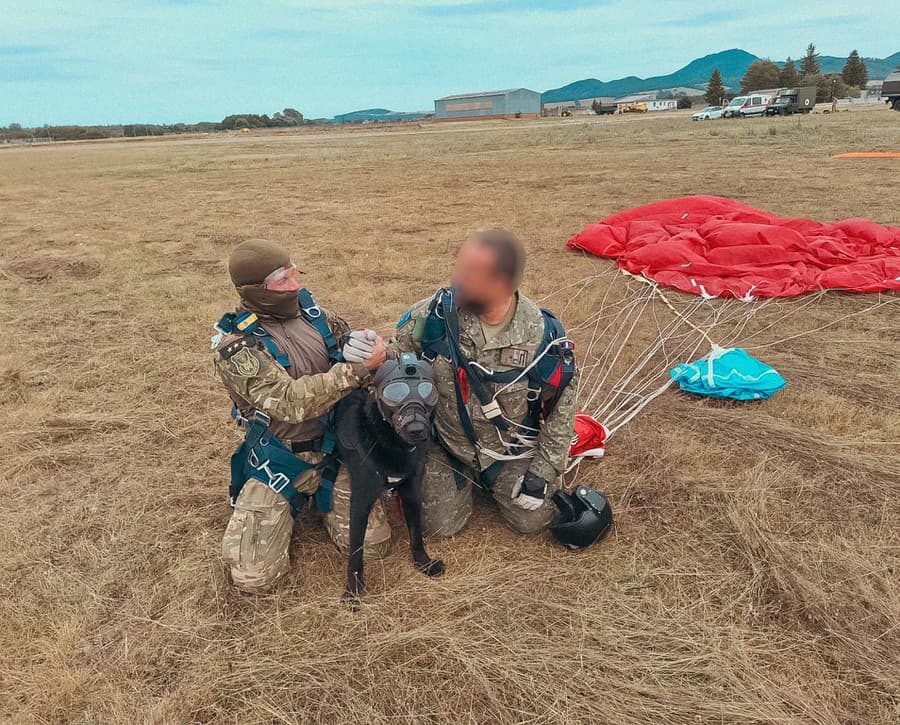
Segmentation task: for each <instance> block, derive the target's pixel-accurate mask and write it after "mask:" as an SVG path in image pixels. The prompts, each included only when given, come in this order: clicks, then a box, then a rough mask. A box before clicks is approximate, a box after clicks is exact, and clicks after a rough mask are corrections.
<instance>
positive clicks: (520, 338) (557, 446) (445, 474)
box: [388, 294, 577, 536]
mask: <svg viewBox="0 0 900 725" xmlns="http://www.w3.org/2000/svg"><path fill="white" fill-rule="evenodd" d="M430 303H431V298H429V299H425V300H421V301H420V302H417V303H416V304H415V305H413V307H412V309H411V310H410V313H409V315H408V316H407V317H405V318H404V320H402V321H401V323H400V324H399V326H398V328H397V332H396V335H395V337H394V338H393V340H391V343H390V346H389V352H388V355H389V356H392V357H397V356H398V355H399V354H400V353H401V352H415V353H417V354H421V353H422V348H421V340H422V332H423V329H424V325H425V319H426V318H427V316H428V308H429V305H430ZM543 336H544V321H543V317H542V315H541V310H540V307H538V305H536V304H535V303H534V302H532V301H531V300H530V299H528V298H527V297H526V296H525V295H523V294H518V295H517V299H516V310H515V313H514V314H513V316H512V319H511V320H510V321H509V323H508V324H507V325H506V327H505V328H504V329H503V330H501V331H500V332H499V333H497V334H496V335H495V336H494V337H493V338H492V339H491V340H490V341H489V342H487V341H485V337H484V332H483V330H482V326H481V322H480V321H479V319H478V317H477V316H475V315H472V314H469V313H466V312H463V311H460V313H459V342H460V348H461V350H462V353H463V354H464V355H465V356H466V358H468V359H469V360H471V361H473V362H477V363H478V364H479V365H481V366H483V367H485V368H488V369H490V370H494V371H496V372H500V371H506V370H511V369H516V368H522V367H525V366H526V365H527V364H528V363H530V362H531V360H532V359H533V358H534V355H535V352H536V351H537V350H538V348H539V347H540V344H541V340H542V339H543ZM434 372H435V378H436V385H437V388H438V392H439V393H440V400H439V401H438V404H437V408H436V409H435V425H436V428H437V434H438V441H439V443H440V445H439V446H435V447H434V449H433V450H432V453H431V455H430V456H429V460H428V465H427V468H426V474H425V484H424V492H423V500H422V524H423V528H424V530H425V532H426V534H427V535H429V536H452V535H453V534H455V533H457V532H458V531H459V530H460V529H462V527H463V526H465V524H466V522H467V521H468V519H469V515H470V514H471V510H472V483H478V481H479V477H480V474H481V472H482V471H484V470H485V469H486V468H488V467H489V466H490V465H491V464H492V463H494V460H495V459H493V458H491V457H490V456H488V455H487V454H485V453H484V452H483V450H484V449H485V448H488V449H491V450H494V451H496V452H498V453H504V450H503V447H502V445H501V443H500V440H499V438H498V432H497V429H496V428H495V426H494V424H493V423H492V422H491V421H490V420H488V419H487V418H486V417H485V416H484V414H483V413H482V412H481V407H480V406H479V404H478V399H477V398H476V396H475V395H470V396H469V400H468V404H467V410H468V412H469V417H470V418H471V419H472V424H473V427H474V429H475V435H476V437H477V439H478V442H479V447H480V448H481V450H478V451H476V450H475V448H474V447H473V446H472V444H471V443H470V441H469V438H468V436H466V433H465V431H464V429H463V427H462V423H461V422H460V419H459V413H458V411H457V407H456V405H457V403H456V390H455V376H454V371H453V366H452V364H451V363H450V361H449V360H447V359H446V358H444V357H440V356H439V357H438V358H437V359H436V360H435V362H434ZM488 387H489V388H493V390H492V393H496V392H497V390H498V389H500V388H502V387H503V386H502V385H496V384H491V383H488ZM576 388H577V380H573V381H572V383H570V384H569V386H568V387H567V388H566V389H565V391H563V393H562V395H561V397H560V399H559V401H558V402H557V404H556V407H555V408H554V409H553V411H552V412H551V414H550V415H549V416H548V418H547V419H546V420H545V421H544V422H543V424H542V425H541V431H540V435H539V438H538V444H537V448H536V449H535V455H534V458H532V459H527V460H518V461H510V462H508V463H507V464H506V465H504V466H503V469H502V471H501V473H500V474H499V476H498V477H497V479H496V481H495V483H494V485H493V486H492V487H491V488H490V490H489V491H488V493H490V495H491V496H492V497H493V499H494V501H496V503H497V504H498V506H499V508H500V514H501V516H502V517H503V520H504V522H505V523H506V524H507V525H508V526H510V527H511V528H512V529H514V530H515V531H518V532H520V533H526V534H530V533H536V532H538V531H542V530H543V529H544V528H546V527H547V526H548V525H550V524H551V523H552V522H553V520H554V518H555V516H556V514H557V510H556V507H555V506H554V505H553V504H552V503H551V501H550V497H551V495H552V493H553V491H554V490H555V489H556V488H558V487H559V486H560V481H561V476H562V473H563V471H564V470H565V466H566V460H567V458H568V454H569V446H570V444H571V442H572V432H573V425H574V419H575V390H576ZM527 391H528V381H527V380H526V379H525V378H523V379H522V380H520V381H518V382H516V383H514V384H513V385H510V386H509V387H507V388H506V389H505V390H504V391H503V392H502V393H500V394H499V395H498V396H497V401H498V402H499V404H500V407H501V408H502V409H503V412H504V414H505V416H506V418H508V419H509V420H512V421H522V420H523V419H524V418H525V416H526V414H527V412H528V400H527V397H526V394H527ZM451 456H452V457H453V458H455V459H456V461H457V462H458V463H457V468H459V467H460V464H461V465H462V466H464V470H463V471H462V475H463V476H464V477H465V478H467V479H469V480H468V483H467V485H465V486H464V487H462V488H460V487H459V486H457V480H456V479H457V475H456V474H455V473H454V470H453V467H452V465H451V458H450V457H451ZM526 470H530V471H531V472H532V473H533V474H535V475H536V476H540V477H541V478H544V479H546V480H547V481H548V484H549V485H548V490H547V492H546V496H545V502H544V505H543V506H541V507H540V508H539V509H537V510H535V511H526V510H524V509H522V508H520V507H519V506H517V505H516V504H515V503H513V501H512V499H511V498H510V494H511V492H512V489H513V486H514V485H515V483H516V480H517V479H518V478H519V477H520V476H521V475H522V474H523V473H524V472H525V471H526Z"/></svg>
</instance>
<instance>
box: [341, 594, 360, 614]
mask: <svg viewBox="0 0 900 725" xmlns="http://www.w3.org/2000/svg"><path fill="white" fill-rule="evenodd" d="M361 603H362V601H361V600H360V597H359V594H358V593H356V592H351V591H350V590H349V589H347V590H345V591H344V593H343V594H342V595H341V604H342V605H343V606H345V607H347V609H349V610H350V611H351V612H357V611H359V605H360V604H361Z"/></svg>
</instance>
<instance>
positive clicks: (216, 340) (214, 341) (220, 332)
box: [209, 322, 228, 350]
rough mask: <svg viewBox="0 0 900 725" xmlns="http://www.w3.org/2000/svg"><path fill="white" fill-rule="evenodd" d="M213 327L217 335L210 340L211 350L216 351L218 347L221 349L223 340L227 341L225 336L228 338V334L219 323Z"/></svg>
mask: <svg viewBox="0 0 900 725" xmlns="http://www.w3.org/2000/svg"><path fill="white" fill-rule="evenodd" d="M212 327H213V329H214V330H215V331H216V334H215V335H213V336H212V337H211V338H209V349H210V350H215V349H216V348H217V347H219V345H220V344H221V342H222V340H224V339H225V336H226V335H227V334H228V333H227V332H225V330H223V329H222V328H221V327H219V323H218V322H217V323H216V324H214V325H213V326H212Z"/></svg>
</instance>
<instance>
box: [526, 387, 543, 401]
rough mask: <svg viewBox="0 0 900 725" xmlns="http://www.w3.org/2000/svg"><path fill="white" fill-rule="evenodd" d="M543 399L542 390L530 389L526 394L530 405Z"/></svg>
mask: <svg viewBox="0 0 900 725" xmlns="http://www.w3.org/2000/svg"><path fill="white" fill-rule="evenodd" d="M540 397H541V389H540V388H528V392H526V393H525V399H526V400H527V401H528V402H529V403H536V402H537V401H538V400H540Z"/></svg>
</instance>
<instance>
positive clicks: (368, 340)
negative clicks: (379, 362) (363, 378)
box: [342, 330, 378, 363]
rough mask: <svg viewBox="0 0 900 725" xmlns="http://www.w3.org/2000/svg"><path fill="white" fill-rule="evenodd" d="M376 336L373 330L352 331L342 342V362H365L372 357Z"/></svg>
mask: <svg viewBox="0 0 900 725" xmlns="http://www.w3.org/2000/svg"><path fill="white" fill-rule="evenodd" d="M377 339H378V334H377V333H376V332H375V330H354V331H353V332H351V333H349V334H348V335H347V339H346V341H345V342H344V349H343V350H342V352H343V353H344V360H346V361H347V362H349V363H361V362H365V361H366V360H368V359H369V358H371V357H372V352H373V350H374V349H375V341H376V340H377Z"/></svg>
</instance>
